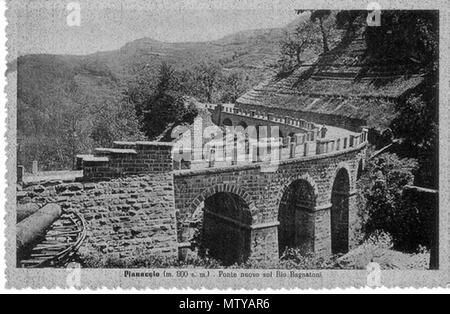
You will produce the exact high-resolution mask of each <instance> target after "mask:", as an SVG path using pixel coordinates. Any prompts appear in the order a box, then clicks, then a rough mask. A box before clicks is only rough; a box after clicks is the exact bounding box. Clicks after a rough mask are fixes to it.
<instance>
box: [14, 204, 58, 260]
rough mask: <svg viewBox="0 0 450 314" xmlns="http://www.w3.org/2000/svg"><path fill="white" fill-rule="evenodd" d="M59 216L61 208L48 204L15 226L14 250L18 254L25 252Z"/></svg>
mask: <svg viewBox="0 0 450 314" xmlns="http://www.w3.org/2000/svg"><path fill="white" fill-rule="evenodd" d="M60 216H61V207H60V206H59V205H57V204H49V205H46V206H44V207H43V208H41V209H40V210H38V211H37V212H36V213H34V214H33V215H31V216H30V217H28V218H26V219H25V220H23V221H21V222H20V223H18V224H17V225H16V248H17V250H18V253H20V252H23V251H24V250H26V249H27V248H28V247H29V246H30V245H31V244H33V243H34V242H35V241H36V240H38V239H39V238H41V237H43V236H44V235H45V232H46V230H47V229H48V228H49V227H50V226H51V225H52V224H53V223H54V222H55V221H56V220H57V219H58V218H59V217H60Z"/></svg>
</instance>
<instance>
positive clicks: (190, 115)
mask: <svg viewBox="0 0 450 314" xmlns="http://www.w3.org/2000/svg"><path fill="white" fill-rule="evenodd" d="M140 77H141V78H142V77H147V75H146V74H143V75H142V76H140ZM136 86H142V84H141V80H140V79H139V78H138V82H137V84H132V86H131V87H130V88H129V89H128V91H127V92H126V93H125V99H126V100H127V101H130V102H131V103H134V105H135V106H136V112H137V114H138V116H139V118H140V121H141V129H142V131H143V132H144V133H145V135H146V136H147V137H148V138H151V139H155V138H156V137H158V136H159V135H161V134H162V133H163V132H164V131H165V130H166V129H167V128H168V127H169V126H171V125H174V124H179V123H183V122H186V123H192V122H193V120H194V118H195V116H196V115H197V111H196V108H194V107H192V106H186V104H185V99H184V94H183V92H182V90H183V89H184V88H183V86H181V84H180V80H179V73H178V72H177V71H175V69H174V68H173V67H172V66H171V65H169V64H167V63H165V62H164V63H162V64H161V66H160V68H159V71H158V77H157V79H156V82H154V87H151V86H150V87H146V90H145V92H142V91H137V90H136Z"/></svg>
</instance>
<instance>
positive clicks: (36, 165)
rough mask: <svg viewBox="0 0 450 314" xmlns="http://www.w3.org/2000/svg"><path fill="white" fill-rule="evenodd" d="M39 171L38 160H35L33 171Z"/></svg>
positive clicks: (33, 172)
mask: <svg viewBox="0 0 450 314" xmlns="http://www.w3.org/2000/svg"><path fill="white" fill-rule="evenodd" d="M38 172H39V167H38V162H37V161H36V160H35V161H33V167H32V169H31V173H32V174H38Z"/></svg>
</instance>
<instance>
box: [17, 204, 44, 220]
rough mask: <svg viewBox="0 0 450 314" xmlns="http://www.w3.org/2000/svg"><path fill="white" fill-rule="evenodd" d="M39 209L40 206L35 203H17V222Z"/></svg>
mask: <svg viewBox="0 0 450 314" xmlns="http://www.w3.org/2000/svg"><path fill="white" fill-rule="evenodd" d="M38 210H39V206H38V205H37V204H34V203H28V204H19V205H17V213H16V220H17V223H19V222H21V221H22V220H24V219H25V218H28V217H30V216H31V215H33V214H34V213H36V212H37V211H38Z"/></svg>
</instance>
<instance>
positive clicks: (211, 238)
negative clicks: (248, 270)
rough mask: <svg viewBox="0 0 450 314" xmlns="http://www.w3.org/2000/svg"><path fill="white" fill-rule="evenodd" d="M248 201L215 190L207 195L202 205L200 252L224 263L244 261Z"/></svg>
mask: <svg viewBox="0 0 450 314" xmlns="http://www.w3.org/2000/svg"><path fill="white" fill-rule="evenodd" d="M251 222H252V218H251V212H250V210H249V207H248V204H247V203H246V202H245V201H244V200H243V199H242V198H241V197H240V196H238V195H236V194H233V193H228V192H221V193H216V194H214V195H213V196H210V197H209V198H207V199H206V200H205V202H204V209H203V236H202V243H201V247H200V252H201V253H202V254H206V253H208V256H209V257H212V258H214V259H216V260H217V261H219V262H221V263H222V264H223V265H224V266H231V265H234V264H242V263H245V262H246V261H247V259H248V257H249V256H250V225H251Z"/></svg>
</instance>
